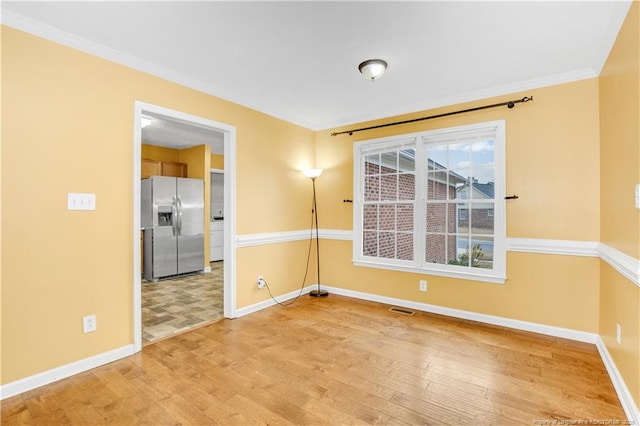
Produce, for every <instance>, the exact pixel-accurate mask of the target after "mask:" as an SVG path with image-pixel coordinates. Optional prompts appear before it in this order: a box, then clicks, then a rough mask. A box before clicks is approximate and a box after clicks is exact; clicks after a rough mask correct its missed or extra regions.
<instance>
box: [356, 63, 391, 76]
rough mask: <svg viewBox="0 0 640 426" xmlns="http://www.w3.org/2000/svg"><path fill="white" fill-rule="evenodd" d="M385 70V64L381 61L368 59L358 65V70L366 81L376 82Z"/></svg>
mask: <svg viewBox="0 0 640 426" xmlns="http://www.w3.org/2000/svg"><path fill="white" fill-rule="evenodd" d="M386 69H387V63H386V62H385V61H383V60H382V59H369V60H367V61H364V62H362V63H361V64H360V65H358V70H360V73H361V74H362V76H363V77H364V78H366V79H367V80H377V79H379V78H380V77H382V74H384V72H385V70H386Z"/></svg>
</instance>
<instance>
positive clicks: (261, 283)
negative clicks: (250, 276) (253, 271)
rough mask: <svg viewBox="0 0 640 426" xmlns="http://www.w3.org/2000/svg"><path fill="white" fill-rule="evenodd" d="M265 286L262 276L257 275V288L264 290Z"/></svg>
mask: <svg viewBox="0 0 640 426" xmlns="http://www.w3.org/2000/svg"><path fill="white" fill-rule="evenodd" d="M265 285H267V282H266V281H265V280H264V278H263V276H262V275H258V288H264V286H265Z"/></svg>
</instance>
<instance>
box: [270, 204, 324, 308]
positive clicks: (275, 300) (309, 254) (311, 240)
mask: <svg viewBox="0 0 640 426" xmlns="http://www.w3.org/2000/svg"><path fill="white" fill-rule="evenodd" d="M314 214H315V212H314V211H313V207H312V208H311V226H310V227H309V229H311V234H310V235H309V249H308V250H307V266H306V267H305V268H304V278H302V284H301V285H300V292H298V295H297V296H296V297H295V299H293V300H290V301H289V302H288V303H283V302H279V301H278V300H277V299H276V298H275V297H273V294H271V288H270V287H269V283H268V282H267V280H265V279H264V278H262V282H264V286H265V287H267V291H268V292H269V296H271V299H272V300H273V301H274V302H276V303H277V304H278V305H280V306H289V305H292V304H294V303H295V302H296V301H297V300H298V299H299V298H300V296H302V292H303V291H304V283H305V282H307V275H308V274H309V260H310V259H311V247H312V245H313V215H314Z"/></svg>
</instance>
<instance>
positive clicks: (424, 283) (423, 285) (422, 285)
mask: <svg viewBox="0 0 640 426" xmlns="http://www.w3.org/2000/svg"><path fill="white" fill-rule="evenodd" d="M420 291H427V280H420Z"/></svg>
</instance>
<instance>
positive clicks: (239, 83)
mask: <svg viewBox="0 0 640 426" xmlns="http://www.w3.org/2000/svg"><path fill="white" fill-rule="evenodd" d="M629 6H630V2H629V1H600V2H596V1H570V2H562V1H550V2H541V1H518V2H506V1H497V2H483V1H470V2H445V1H440V2H435V1H413V2H364V1H355V2H338V1H334V2H320V1H317V2H311V1H295V2H268V1H261V2H211V1H209V2H178V1H173V2H77V1H76V2H7V1H3V2H2V22H3V23H4V24H6V25H9V26H12V27H15V28H18V29H22V30H24V31H27V32H31V33H33V34H36V35H39V36H41V37H45V38H48V39H51V40H54V41H57V42H60V43H63V44H66V45H69V46H72V47H75V48H77V49H80V50H83V51H87V52H90V53H93V54H96V55H99V56H102V57H105V58H108V59H110V60H113V61H116V62H119V63H122V64H125V65H128V66H131V67H133V68H136V69H139V70H143V71H146V72H149V73H152V74H155V75H158V76H160V77H163V78H167V79H169V80H172V81H175V82H178V83H181V84H184V85H187V86H189V87H193V88H196V89H198V90H201V91H203V92H206V93H210V94H212V95H215V96H218V97H221V98H224V99H227V100H230V101H233V102H236V103H239V104H242V105H245V106H248V107H251V108H254V109H257V110H259V111H263V112H265V113H267V114H270V115H273V116H276V117H280V118H282V119H285V120H288V121H291V122H294V123H297V124H300V125H302V126H305V127H308V128H310V129H313V130H321V129H327V128H331V127H336V126H340V125H347V124H352V123H356V122H361V121H365V120H370V119H376V118H381V117H388V116H391V115H396V114H401V113H406V112H413V111H418V110H423V109H428V108H433V107H438V106H444V105H451V104H454V103H458V102H464V101H470V100H476V99H482V98H487V97H490V96H496V95H502V94H510V93H518V92H522V93H520V94H521V95H526V94H527V93H526V91H527V90H529V89H532V88H536V87H542V86H547V85H551V84H558V83H563V82H568V81H575V80H580V79H584V78H590V77H595V76H597V75H598V74H599V73H600V71H601V69H602V66H603V64H604V62H605V60H606V58H607V55H608V53H609V51H610V49H611V46H612V45H613V42H614V40H615V37H616V35H617V33H618V31H619V29H620V26H621V24H622V22H623V20H624V17H625V16H626V13H627V12H628V9H629ZM370 58H381V59H384V60H386V61H387V62H388V63H389V68H388V70H387V73H386V74H385V75H384V76H383V77H382V78H381V79H380V80H377V81H374V82H371V81H366V80H364V79H363V78H362V77H361V76H360V75H359V73H358V70H357V67H358V64H359V63H360V62H361V61H363V60H365V59H370ZM520 94H519V95H518V96H520Z"/></svg>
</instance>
